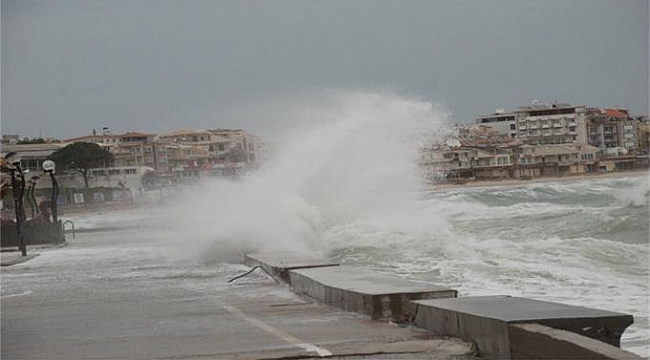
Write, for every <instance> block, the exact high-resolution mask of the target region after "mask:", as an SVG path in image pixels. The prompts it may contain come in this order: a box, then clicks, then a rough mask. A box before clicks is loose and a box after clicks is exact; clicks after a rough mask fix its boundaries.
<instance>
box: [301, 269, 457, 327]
mask: <svg viewBox="0 0 650 360" xmlns="http://www.w3.org/2000/svg"><path fill="white" fill-rule="evenodd" d="M289 275H290V284H291V287H292V288H293V290H294V291H295V292H296V293H298V294H304V295H307V296H310V297H313V298H315V299H317V300H318V301H320V302H322V303H324V304H327V305H331V306H335V307H338V308H341V309H343V310H346V311H351V312H356V313H361V314H365V315H368V316H370V317H371V318H372V319H381V320H390V321H393V322H397V323H406V322H410V321H411V319H412V317H413V306H412V304H411V301H412V300H418V299H434V298H449V297H455V296H456V295H457V291H456V290H453V289H448V288H444V287H441V286H437V285H432V284H427V283H420V282H414V281H409V280H404V279H400V278H397V277H393V276H390V275H386V274H382V273H378V272H374V271H370V270H367V269H365V268H361V267H355V266H337V267H319V268H310V269H296V270H291V271H289Z"/></svg>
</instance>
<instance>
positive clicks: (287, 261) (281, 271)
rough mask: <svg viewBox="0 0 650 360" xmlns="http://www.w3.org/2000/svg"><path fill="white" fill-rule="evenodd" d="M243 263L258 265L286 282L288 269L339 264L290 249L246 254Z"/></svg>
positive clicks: (287, 280)
mask: <svg viewBox="0 0 650 360" xmlns="http://www.w3.org/2000/svg"><path fill="white" fill-rule="evenodd" d="M244 264H246V265H247V266H250V267H255V266H260V267H262V268H263V269H264V270H266V271H267V272H269V273H270V274H271V275H273V276H274V277H276V278H277V279H278V280H282V281H284V282H286V283H288V282H289V271H290V270H296V269H308V268H314V267H326V266H338V265H339V263H337V262H334V261H329V260H323V259H321V258H318V257H315V256H313V255H308V254H300V253H295V252H290V251H275V252H260V253H252V254H246V255H245V257H244Z"/></svg>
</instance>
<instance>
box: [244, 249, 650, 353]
mask: <svg viewBox="0 0 650 360" xmlns="http://www.w3.org/2000/svg"><path fill="white" fill-rule="evenodd" d="M245 263H246V264H247V265H249V266H260V267H262V268H264V269H265V270H267V272H269V273H270V274H272V275H273V276H275V277H276V278H277V279H279V280H282V281H285V282H287V283H288V284H289V285H290V286H291V288H292V290H294V292H296V293H298V294H301V295H305V296H308V297H311V298H314V299H316V300H318V301H319V302H321V303H323V304H326V305H330V306H334V307H338V308H340V309H343V310H346V311H350V312H356V313H361V314H364V315H366V316H368V317H370V318H371V319H375V320H384V321H393V322H397V323H402V324H412V325H415V326H417V327H420V328H422V329H425V330H428V331H429V332H431V333H434V334H438V335H445V336H453V337H457V338H460V339H462V340H466V341H471V342H474V343H475V344H476V346H477V348H478V353H479V355H480V356H482V357H489V358H491V359H530V358H537V359H560V358H562V359H617V360H618V359H641V358H640V357H639V356H637V355H635V354H632V353H630V352H627V351H624V350H622V349H620V348H619V346H620V337H621V335H622V333H623V331H625V329H626V328H627V327H628V326H629V325H631V324H632V323H633V318H632V316H631V315H627V314H621V313H615V312H610V311H604V310H598V309H590V308H584V307H578V306H569V305H564V304H558V303H552V302H546V301H539V300H533V299H526V298H517V297H510V296H488V297H461V298H457V297H456V296H457V291H456V290H454V289H447V288H444V287H441V286H437V285H433V284H427V283H419V282H413V281H409V280H405V279H400V278H396V277H393V276H389V275H387V274H381V273H377V272H372V271H369V270H367V269H365V268H360V267H355V266H337V265H338V264H336V263H332V262H329V261H324V260H322V259H309V258H306V257H303V256H301V255H299V254H293V253H287V252H284V253H263V254H248V255H246V260H245Z"/></svg>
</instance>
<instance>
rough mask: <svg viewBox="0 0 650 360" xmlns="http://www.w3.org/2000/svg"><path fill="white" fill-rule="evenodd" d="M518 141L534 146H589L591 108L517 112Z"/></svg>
mask: <svg viewBox="0 0 650 360" xmlns="http://www.w3.org/2000/svg"><path fill="white" fill-rule="evenodd" d="M513 113H515V117H516V127H517V138H518V139H520V140H521V141H522V142H523V143H526V144H532V145H546V144H587V140H588V139H587V127H586V122H587V108H586V107H585V106H572V105H569V104H551V105H542V104H537V103H536V104H534V105H532V106H526V107H522V108H519V109H517V110H515V111H513Z"/></svg>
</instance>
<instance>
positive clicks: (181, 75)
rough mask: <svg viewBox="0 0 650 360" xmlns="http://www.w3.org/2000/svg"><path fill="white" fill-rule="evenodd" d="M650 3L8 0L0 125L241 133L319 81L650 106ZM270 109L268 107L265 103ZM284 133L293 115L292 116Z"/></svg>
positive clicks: (503, 99) (491, 98) (466, 98)
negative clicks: (271, 105)
mask: <svg viewBox="0 0 650 360" xmlns="http://www.w3.org/2000/svg"><path fill="white" fill-rule="evenodd" d="M648 15H649V11H648V1H625V0H615V1H599V0H587V1H570V0H562V1H552V0H544V1H541V0H538V1H522V0H509V1H496V0H491V1H479V0H476V1H439V0H422V1H380V0H375V1H360V0H357V1H347V0H345V1H302V0H300V1H299V0H296V1H221V0H213V1H207V0H206V1H189V0H186V1H182V0H173V1H164V0H151V1H147V0H130V1H117V0H115V1H112V0H111V1H91V0H82V1H56V0H47V1H46V0H36V1H34V0H17V1H9V0H6V1H5V0H2V133H3V134H9V133H19V134H20V135H21V136H30V137H34V136H38V135H39V134H42V135H43V136H54V137H60V138H66V137H72V136H77V135H84V134H89V133H90V132H91V131H92V129H93V128H100V127H102V126H109V127H111V128H112V129H114V130H115V131H117V132H123V131H146V132H165V131H170V130H175V129H181V128H196V129H203V128H216V127H230V128H244V129H246V130H249V131H251V132H253V133H257V134H260V135H262V136H265V135H267V134H272V133H274V132H278V131H281V130H282V129H281V128H280V127H281V121H279V120H278V119H276V118H274V116H273V115H270V114H269V115H268V116H267V114H265V110H264V106H262V105H261V104H269V103H272V102H273V101H275V99H284V100H283V101H286V100H287V99H292V98H294V97H297V96H300V95H301V94H306V93H312V94H313V93H318V92H319V91H320V90H321V89H345V90H350V89H363V90H366V91H386V90H389V91H393V92H397V93H399V94H402V95H405V96H408V97H411V96H412V97H414V98H416V99H427V100H433V101H437V102H440V103H442V104H444V105H446V106H448V108H449V109H450V110H451V112H452V114H453V121H455V122H469V121H473V119H474V118H475V117H477V116H479V115H482V114H485V113H490V112H492V111H493V110H494V109H495V108H498V107H502V108H506V109H511V108H515V107H518V106H522V105H528V104H530V102H531V100H533V99H540V100H544V101H552V100H557V101H560V102H569V103H572V104H581V105H588V106H620V107H623V108H628V109H630V110H631V112H632V113H633V114H647V113H648V47H649V44H648ZM258 104H260V106H258ZM282 126H286V124H282Z"/></svg>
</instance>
